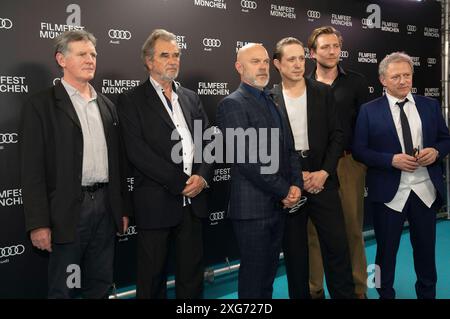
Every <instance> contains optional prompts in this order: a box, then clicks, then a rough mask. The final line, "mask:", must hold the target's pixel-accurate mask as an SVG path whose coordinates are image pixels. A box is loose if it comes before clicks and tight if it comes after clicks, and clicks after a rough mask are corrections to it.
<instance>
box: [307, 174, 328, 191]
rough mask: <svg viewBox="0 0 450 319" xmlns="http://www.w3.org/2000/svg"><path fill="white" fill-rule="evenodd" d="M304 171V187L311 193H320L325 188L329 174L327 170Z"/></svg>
mask: <svg viewBox="0 0 450 319" xmlns="http://www.w3.org/2000/svg"><path fill="white" fill-rule="evenodd" d="M302 173H303V186H304V189H305V191H307V192H308V193H311V194H318V193H320V192H321V191H322V190H323V188H324V186H323V185H324V184H325V182H326V180H327V178H328V175H329V174H328V173H327V172H326V171H325V170H320V171H316V172H308V171H303V172H302Z"/></svg>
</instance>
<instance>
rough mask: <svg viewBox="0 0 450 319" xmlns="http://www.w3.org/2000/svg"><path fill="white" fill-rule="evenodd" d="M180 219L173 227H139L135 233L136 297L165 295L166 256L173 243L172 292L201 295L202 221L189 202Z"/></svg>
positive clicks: (190, 296)
mask: <svg viewBox="0 0 450 319" xmlns="http://www.w3.org/2000/svg"><path fill="white" fill-rule="evenodd" d="M183 210H184V212H183V220H182V222H181V223H180V224H179V225H177V226H174V227H170V228H162V229H152V230H148V229H139V228H138V235H137V258H138V260H137V283H136V295H137V298H139V299H150V298H151V299H164V298H167V287H166V282H167V270H166V269H167V259H168V258H167V256H168V252H169V247H170V243H171V242H172V241H173V242H174V244H175V255H176V260H175V294H176V298H177V299H198V298H202V296H203V273H204V269H203V236H202V221H201V219H200V218H198V217H197V216H195V215H194V214H193V212H192V208H191V206H190V205H188V206H186V207H184V208H183Z"/></svg>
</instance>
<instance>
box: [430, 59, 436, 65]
mask: <svg viewBox="0 0 450 319" xmlns="http://www.w3.org/2000/svg"><path fill="white" fill-rule="evenodd" d="M428 64H436V58H428Z"/></svg>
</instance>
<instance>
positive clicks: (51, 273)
mask: <svg viewBox="0 0 450 319" xmlns="http://www.w3.org/2000/svg"><path fill="white" fill-rule="evenodd" d="M95 44H96V39H95V37H94V36H93V35H92V34H91V33H89V32H87V31H84V30H76V31H67V32H65V33H62V34H61V35H60V36H59V37H57V38H56V42H55V58H56V62H57V63H58V66H59V67H60V68H61V70H62V71H63V77H62V78H61V82H59V83H57V84H56V85H55V86H54V87H51V88H49V89H46V90H44V91H42V92H39V93H37V94H35V95H33V96H32V97H31V98H30V99H29V101H28V102H27V104H26V105H25V107H24V109H23V113H22V123H21V134H20V136H21V181H22V190H23V202H24V210H25V223H26V229H27V231H29V233H30V237H31V241H32V244H33V246H35V247H36V248H38V249H41V250H45V251H48V252H49V255H50V260H49V266H48V297H49V298H73V297H75V296H76V295H77V292H78V291H79V290H80V289H77V288H81V293H82V295H83V297H85V298H106V297H108V295H109V290H110V288H111V286H112V282H113V260H114V245H115V233H116V231H115V230H116V229H117V230H118V231H119V232H122V231H123V232H125V231H126V229H127V228H128V217H127V215H128V214H129V213H130V210H129V209H128V208H127V206H128V205H127V200H126V199H127V195H126V194H127V186H126V183H125V180H126V179H125V177H126V175H125V170H126V166H125V164H126V161H125V158H121V154H123V153H124V152H123V151H122V147H123V146H122V145H121V144H120V132H119V129H118V117H117V114H116V110H115V106H114V104H113V103H112V102H111V101H110V100H109V99H108V98H106V97H105V96H104V95H102V94H100V93H97V92H96V91H95V89H94V88H93V87H92V86H91V85H90V84H89V81H90V80H92V79H93V78H94V74H95V69H96V60H97V52H96V50H95ZM72 275H73V276H72ZM69 277H70V278H69ZM71 278H76V279H73V280H72V279H71Z"/></svg>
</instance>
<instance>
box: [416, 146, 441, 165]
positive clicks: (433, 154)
mask: <svg viewBox="0 0 450 319" xmlns="http://www.w3.org/2000/svg"><path fill="white" fill-rule="evenodd" d="M438 156H439V152H438V151H437V150H436V149H435V148H433V147H427V148H424V149H423V150H421V151H420V152H419V154H418V155H417V156H416V159H417V163H419V165H420V166H428V165H431V164H433V163H434V162H435V161H436V159H437V158H438Z"/></svg>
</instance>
